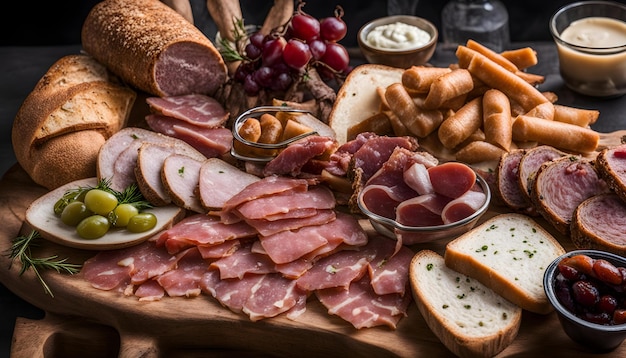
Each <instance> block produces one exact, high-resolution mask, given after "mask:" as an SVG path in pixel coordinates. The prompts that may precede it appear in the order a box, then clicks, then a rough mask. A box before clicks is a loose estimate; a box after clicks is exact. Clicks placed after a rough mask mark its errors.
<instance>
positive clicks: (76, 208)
mask: <svg viewBox="0 0 626 358" xmlns="http://www.w3.org/2000/svg"><path fill="white" fill-rule="evenodd" d="M91 215H93V213H92V212H91V211H89V209H87V206H86V205H85V203H83V202H81V201H72V202H71V203H69V204H67V206H65V208H64V209H63V211H62V212H61V221H62V222H63V223H64V224H65V225H69V226H76V225H78V223H80V222H81V221H82V220H83V219H84V218H86V217H88V216H91Z"/></svg>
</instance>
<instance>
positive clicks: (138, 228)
mask: <svg viewBox="0 0 626 358" xmlns="http://www.w3.org/2000/svg"><path fill="white" fill-rule="evenodd" d="M156 224H157V218H156V216H155V215H154V214H153V213H148V212H144V213H139V214H137V215H135V216H133V217H131V218H130V220H129V221H128V225H126V229H127V230H128V231H130V232H145V231H148V230H151V229H153V228H154V227H155V226H156Z"/></svg>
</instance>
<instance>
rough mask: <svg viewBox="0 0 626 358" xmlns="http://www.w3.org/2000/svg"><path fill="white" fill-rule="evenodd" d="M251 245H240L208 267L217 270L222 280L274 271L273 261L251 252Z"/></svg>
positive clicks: (265, 256)
mask: <svg viewBox="0 0 626 358" xmlns="http://www.w3.org/2000/svg"><path fill="white" fill-rule="evenodd" d="M251 247H252V245H251V244H249V245H245V246H242V247H240V248H239V249H238V250H237V251H235V252H233V253H232V254H231V255H228V256H226V257H223V258H220V259H219V260H216V261H213V262H211V265H210V267H211V268H215V269H218V270H219V272H220V279H222V280H224V279H229V278H238V279H242V278H243V277H244V276H245V275H246V274H266V273H272V272H276V270H275V269H274V262H273V261H272V260H271V259H270V258H269V257H268V256H267V255H263V254H259V253H255V252H252V250H251Z"/></svg>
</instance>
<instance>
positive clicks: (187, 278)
mask: <svg viewBox="0 0 626 358" xmlns="http://www.w3.org/2000/svg"><path fill="white" fill-rule="evenodd" d="M208 266H209V265H208V263H207V262H206V261H205V260H204V258H202V256H200V252H199V251H198V249H197V248H195V247H192V248H190V249H187V250H186V251H185V252H183V253H181V254H180V259H179V260H178V264H177V266H176V267H175V268H174V269H172V270H170V271H168V272H165V273H163V274H162V275H160V276H159V277H157V278H156V281H157V282H158V283H159V285H161V287H163V289H164V290H165V292H167V294H168V296H171V297H195V296H199V295H200V293H202V292H201V289H200V280H201V279H202V276H203V275H204V273H206V272H207V270H208Z"/></svg>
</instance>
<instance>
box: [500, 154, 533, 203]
mask: <svg viewBox="0 0 626 358" xmlns="http://www.w3.org/2000/svg"><path fill="white" fill-rule="evenodd" d="M525 153H526V149H513V150H511V151H509V152H507V153H504V154H503V155H502V156H501V157H500V160H499V161H498V166H497V168H496V183H497V185H496V190H495V192H496V193H497V194H498V197H499V198H500V199H501V200H502V202H503V203H504V204H505V205H506V206H507V207H509V208H511V209H513V210H515V211H520V212H525V211H528V210H529V207H531V206H532V205H531V203H530V201H529V200H528V199H527V198H528V195H527V194H525V193H523V192H522V190H523V189H522V187H521V186H520V185H519V180H520V179H519V178H520V173H519V169H520V168H519V165H520V161H521V160H522V157H523V156H524V154H525Z"/></svg>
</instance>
